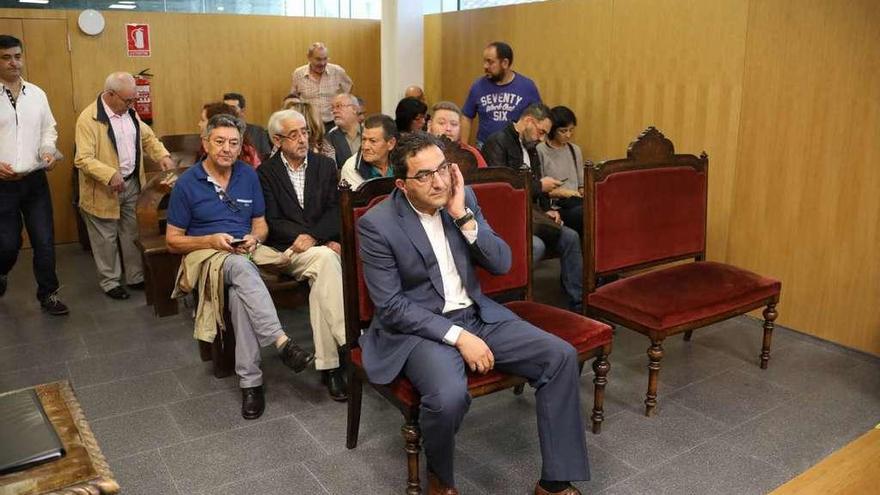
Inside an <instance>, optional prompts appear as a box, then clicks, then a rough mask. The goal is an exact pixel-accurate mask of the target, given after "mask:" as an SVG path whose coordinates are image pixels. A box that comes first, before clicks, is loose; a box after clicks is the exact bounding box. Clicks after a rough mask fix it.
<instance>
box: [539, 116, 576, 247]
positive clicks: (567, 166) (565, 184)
mask: <svg viewBox="0 0 880 495" xmlns="http://www.w3.org/2000/svg"><path fill="white" fill-rule="evenodd" d="M550 119H551V120H552V121H553V126H552V127H551V128H550V133H549V134H548V135H547V140H546V141H544V142H542V143H540V144H539V145H538V154H539V155H540V156H541V164H542V166H543V168H544V175H545V176H549V177H554V178H556V179H559V180H560V181H562V185H561V186H559V187H558V188H556V189H554V190H553V191H550V193H549V194H550V199H551V208H554V209H557V210H558V211H559V216H560V217H562V222H563V223H564V224H565V225H566V226H567V227H570V228H572V229H574V230H576V231H577V233H578V234H579V235H583V229H584V204H583V203H584V201H583V194H584V157H583V154H582V153H581V149H580V147H578V145H576V144H574V143H572V142H571V139H572V137H573V136H574V129H575V127H577V117H575V115H574V112H572V111H571V109H570V108H568V107H563V106H558V107H553V108H551V109H550Z"/></svg>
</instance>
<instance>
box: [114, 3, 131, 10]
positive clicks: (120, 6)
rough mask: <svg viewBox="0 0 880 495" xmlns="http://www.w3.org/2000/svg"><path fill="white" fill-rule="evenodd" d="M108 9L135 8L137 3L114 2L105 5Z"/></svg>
mask: <svg viewBox="0 0 880 495" xmlns="http://www.w3.org/2000/svg"><path fill="white" fill-rule="evenodd" d="M107 8H108V9H123V10H131V9H136V8H137V5H131V4H128V3H114V4H112V5H110V6H109V7H107Z"/></svg>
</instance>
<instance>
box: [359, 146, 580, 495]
mask: <svg viewBox="0 0 880 495" xmlns="http://www.w3.org/2000/svg"><path fill="white" fill-rule="evenodd" d="M391 161H392V164H393V167H394V176H395V177H396V182H395V183H396V186H397V188H396V189H395V190H394V192H392V193H391V195H390V197H389V198H387V199H386V200H384V201H383V202H382V203H380V204H378V205H376V206H375V207H373V208H372V209H370V211H369V212H368V213H367V214H366V215H364V216H363V217H362V218H361V219H360V221H359V222H358V234H359V239H360V255H361V259H362V261H363V269H364V278H365V279H366V283H367V288H368V289H369V292H370V297H371V299H372V301H373V304H374V306H375V315H374V317H373V321H372V324H371V326H370V328H369V329H368V330H367V331H366V333H364V335H363V336H362V337H361V338H360V344H361V347H362V349H363V360H364V368H365V370H366V372H367V375H368V376H369V378H370V381H372V382H374V383H380V384H381V383H389V382H391V381H392V380H394V378H395V377H396V376H397V375H398V374H399V373H401V372H402V373H403V374H404V375H406V377H407V378H408V379H409V380H410V381H411V382H412V383H413V385H414V386H415V387H416V389H417V390H418V391H419V393H420V394H421V409H420V418H421V419H420V424H421V431H422V435H423V438H424V446H425V454H426V456H427V460H428V480H429V488H430V490H429V493H430V494H457V493H458V491H457V490H456V489H455V488H454V487H455V481H454V476H453V452H454V447H455V433H456V431H457V430H458V427H459V425H460V424H461V420H462V418H463V417H464V414H465V413H466V412H467V410H468V406H469V405H470V396H469V395H468V392H467V377H466V374H465V373H466V370H468V369H469V370H470V371H471V372H475V373H487V372H489V371H490V370H492V369H493V368H495V367H497V368H498V369H499V370H501V371H504V372H507V373H513V374H516V375H520V376H523V377H526V378H528V379H529V382H530V384H531V385H532V386H533V387H534V388H535V389H536V393H535V397H536V402H537V405H536V409H537V416H538V434H539V438H540V443H541V455H542V458H543V468H542V472H541V479H540V481H539V482H538V484H537V485H536V486H535V494H536V495H546V494H565V495H575V494H579V493H580V492H579V491H578V490H577V489H576V488H574V487H573V486H572V485H571V484H570V481H573V480H587V479H589V465H588V461H587V449H586V443H585V439H584V426H583V418H582V417H581V412H580V399H579V393H578V378H579V376H578V375H579V372H578V363H577V354H576V353H575V350H574V348H573V347H571V346H570V345H569V344H567V343H566V342H564V341H562V340H561V339H559V338H557V337H555V336H553V335H551V334H549V333H546V332H544V331H542V330H540V329H538V328H536V327H534V326H532V325H531V324H529V323H526V322H525V321H523V320H521V319H519V318H518V317H517V316H516V315H515V314H513V313H512V312H511V311H509V310H508V309H507V308H505V307H504V306H501V305H500V304H498V303H496V302H495V301H493V300H491V299H489V298H488V297H486V296H485V295H484V294H483V293H482V291H481V290H480V284H479V281H478V280H477V274H476V271H475V269H474V264H479V265H480V266H482V267H483V268H485V269H486V270H488V271H489V272H491V273H495V274H501V273H505V272H506V271H507V270H509V269H510V265H511V255H510V248H509V247H508V245H507V244H506V243H505V242H504V240H502V239H501V238H500V237H498V235H497V234H496V233H495V232H494V231H493V230H492V227H490V226H489V224H488V223H487V222H486V219H485V218H484V217H483V215H482V214H481V212H480V208H479V206H478V205H477V202H476V198H475V197H474V193H473V191H471V190H470V189H469V188H466V187H465V186H464V180H463V178H462V175H461V172H460V171H459V170H458V167H457V166H456V165H454V164H449V163H447V162H446V159H445V157H444V155H443V152H442V151H441V148H440V143H439V142H438V141H437V139H436V138H434V137H433V136H429V135H428V134H425V133H422V132H417V133H412V134H409V135H407V136H406V137H404V138H402V139H401V140H400V142H399V143H398V145H397V147H396V148H395V150H394V153H393V155H392V158H391Z"/></svg>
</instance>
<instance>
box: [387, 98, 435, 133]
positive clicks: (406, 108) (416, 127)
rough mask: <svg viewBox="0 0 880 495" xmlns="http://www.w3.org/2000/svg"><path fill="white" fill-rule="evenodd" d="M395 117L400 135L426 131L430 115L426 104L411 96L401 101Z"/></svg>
mask: <svg viewBox="0 0 880 495" xmlns="http://www.w3.org/2000/svg"><path fill="white" fill-rule="evenodd" d="M394 115H395V119H394V123H395V124H397V132H399V133H400V134H405V133H408V132H415V131H424V130H425V122H426V121H427V115H428V105H425V102H423V101H422V100H419V99H418V98H413V97H412V96H409V97H406V98H404V99H402V100H400V103H398V104H397V109H396V110H395V111H394Z"/></svg>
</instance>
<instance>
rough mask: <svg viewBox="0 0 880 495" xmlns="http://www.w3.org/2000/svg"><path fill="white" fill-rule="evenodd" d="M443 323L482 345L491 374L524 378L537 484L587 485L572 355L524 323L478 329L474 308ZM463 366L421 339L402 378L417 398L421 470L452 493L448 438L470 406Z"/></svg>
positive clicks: (454, 353)
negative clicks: (532, 418) (491, 359)
mask: <svg viewBox="0 0 880 495" xmlns="http://www.w3.org/2000/svg"><path fill="white" fill-rule="evenodd" d="M445 316H446V317H448V318H449V319H450V320H451V321H452V322H453V323H455V324H457V325H460V326H461V327H463V328H465V329H467V330H468V331H469V332H471V333H474V334H476V335H477V336H478V337H480V338H481V339H483V340H484V341H485V342H486V345H488V346H489V349H491V350H492V354H493V355H494V356H495V368H497V369H498V370H500V371H504V372H508V373H513V374H515V375H519V376H522V377H525V378H527V379H528V380H529V384H530V385H531V386H532V387H534V388H535V390H536V391H535V399H536V404H535V407H536V413H537V417H538V438H539V440H540V443H541V458H542V460H543V466H542V469H541V478H543V479H545V480H553V481H580V480H588V479H590V468H589V463H588V461H587V443H586V438H585V436H584V422H583V417H582V415H581V408H580V392H579V391H580V389H579V380H580V372H579V370H578V362H577V353H576V351H575V350H574V347H572V346H571V345H569V344H568V343H567V342H565V341H563V340H562V339H560V338H558V337H556V336H554V335H551V334H549V333H547V332H545V331H543V330H540V329H538V328H536V327H534V326H532V325H531V324H529V323H527V322H525V321H523V320H512V321H505V322H501V323H494V324H489V323H485V322H483V321H482V320H481V319H480V317H479V315H478V314H477V311H476V310H475V309H474V307H473V306H471V307H470V308H466V309H462V310H458V311H453V312H450V313H446V314H445ZM465 366H466V365H465V362H464V360H463V359H462V357H461V354H460V353H459V352H458V350H457V349H456V348H455V347H452V346H449V345H446V344H443V343H440V342H436V341H433V340H427V339H425V340H424V341H422V342H421V343H419V344H418V345H416V347H415V348H414V349H413V351H412V353H411V354H410V355H409V358H408V359H407V361H406V365H404V370H403V371H404V374H405V375H406V377H407V378H409V380H410V381H411V382H412V383H413V385H414V386H415V388H416V389H417V390H418V391H419V393H420V394H421V396H422V402H421V405H420V409H419V418H420V419H419V424H420V426H421V430H422V437H423V439H424V446H425V457H426V458H427V460H428V468H429V469H430V470H431V471H433V472H434V473H435V474H436V475H437V476H438V477H439V478H440V479H441V480H442V481H443V482H444V483H445V484H447V485H449V486H454V485H455V479H454V475H453V471H454V470H453V463H452V461H453V456H454V452H455V433H456V432H457V431H458V427H459V426H460V425H461V421H462V419H463V418H464V415H465V413H466V412H467V410H468V408H469V406H470V403H471V397H470V395H468V391H467V376H466V375H465Z"/></svg>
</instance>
